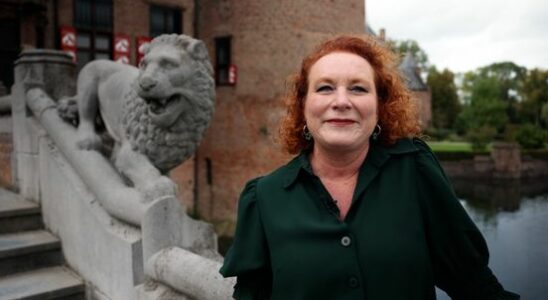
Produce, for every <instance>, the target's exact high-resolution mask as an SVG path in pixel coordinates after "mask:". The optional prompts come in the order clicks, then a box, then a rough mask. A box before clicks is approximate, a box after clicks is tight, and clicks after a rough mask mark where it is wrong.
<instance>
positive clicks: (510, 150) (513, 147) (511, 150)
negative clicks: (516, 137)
mask: <svg viewBox="0 0 548 300" xmlns="http://www.w3.org/2000/svg"><path fill="white" fill-rule="evenodd" d="M491 157H492V158H493V163H494V173H493V175H494V177H495V178H520V177H521V151H520V147H519V145H518V144H516V143H500V142H498V143H493V146H492V150H491Z"/></svg>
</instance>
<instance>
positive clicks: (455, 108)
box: [427, 66, 461, 129]
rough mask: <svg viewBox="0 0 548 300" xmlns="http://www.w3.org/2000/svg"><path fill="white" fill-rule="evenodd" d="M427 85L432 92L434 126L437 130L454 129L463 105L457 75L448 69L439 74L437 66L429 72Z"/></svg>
mask: <svg viewBox="0 0 548 300" xmlns="http://www.w3.org/2000/svg"><path fill="white" fill-rule="evenodd" d="M427 84H428V86H429V87H430V90H431V92H432V124H433V126H434V127H435V128H448V129H449V128H453V127H454V124H455V121H456V119H457V116H458V114H459V112H460V110H461V105H460V102H459V98H458V95H457V87H456V85H455V75H454V74H453V72H451V71H450V70H448V69H444V70H443V71H442V72H439V71H438V70H437V69H436V67H435V66H433V67H430V69H429V71H428V77H427Z"/></svg>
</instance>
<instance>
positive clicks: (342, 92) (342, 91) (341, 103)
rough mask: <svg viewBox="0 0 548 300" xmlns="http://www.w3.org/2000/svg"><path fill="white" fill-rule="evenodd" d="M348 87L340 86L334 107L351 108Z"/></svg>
mask: <svg viewBox="0 0 548 300" xmlns="http://www.w3.org/2000/svg"><path fill="white" fill-rule="evenodd" d="M348 96H349V95H348V91H347V90H346V88H338V89H337V92H336V93H335V101H333V108H334V109H349V108H350V107H351V104H350V98H349V97H348Z"/></svg>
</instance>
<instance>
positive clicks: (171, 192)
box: [140, 176, 177, 202]
mask: <svg viewBox="0 0 548 300" xmlns="http://www.w3.org/2000/svg"><path fill="white" fill-rule="evenodd" d="M140 190H141V192H142V193H143V194H144V198H145V201H147V202H148V201H153V200H156V199H159V198H162V197H166V196H172V197H175V196H176V195H177V184H175V182H173V180H171V179H169V178H168V177H166V176H161V177H159V178H158V179H156V180H154V181H151V182H150V183H149V184H147V185H146V186H144V187H143V188H141V189H140Z"/></svg>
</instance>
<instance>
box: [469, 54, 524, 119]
mask: <svg viewBox="0 0 548 300" xmlns="http://www.w3.org/2000/svg"><path fill="white" fill-rule="evenodd" d="M526 75H527V69H526V68H524V67H521V66H518V65H516V64H515V63H513V62H499V63H493V64H490V65H488V66H485V67H481V68H478V69H477V70H476V71H474V72H468V73H466V74H465V76H464V81H463V92H464V93H465V95H468V96H471V93H472V90H473V89H474V88H475V87H474V86H475V85H476V83H477V82H483V83H482V84H483V86H484V88H487V87H489V88H495V85H485V80H486V79H488V78H491V79H493V80H496V81H497V82H498V84H496V90H492V91H490V92H489V95H490V97H492V98H498V99H499V100H501V101H503V102H504V103H505V104H506V114H507V116H508V119H509V121H510V122H512V123H518V122H520V118H519V115H518V108H517V106H518V100H519V99H520V94H519V92H520V90H521V88H522V85H523V80H524V78H525V76H526Z"/></svg>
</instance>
